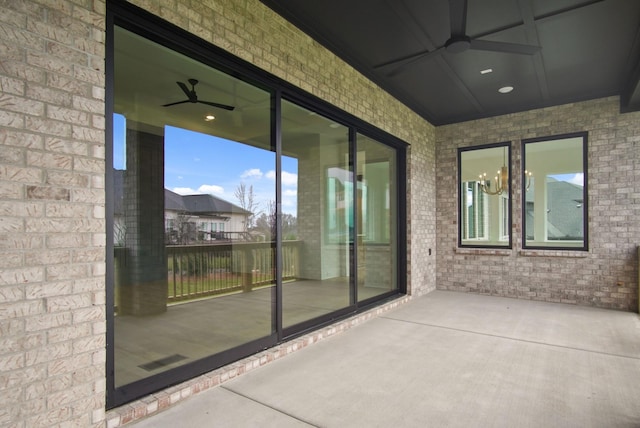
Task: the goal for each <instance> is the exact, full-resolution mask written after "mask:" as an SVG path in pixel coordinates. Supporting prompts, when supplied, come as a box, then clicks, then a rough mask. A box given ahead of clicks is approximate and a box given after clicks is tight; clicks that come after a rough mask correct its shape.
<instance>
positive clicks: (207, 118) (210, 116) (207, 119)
mask: <svg viewBox="0 0 640 428" xmlns="http://www.w3.org/2000/svg"><path fill="white" fill-rule="evenodd" d="M215 118H216V117H215V116H214V115H212V114H208V115H206V116H205V117H204V120H205V122H211V121H212V120H214V119H215Z"/></svg>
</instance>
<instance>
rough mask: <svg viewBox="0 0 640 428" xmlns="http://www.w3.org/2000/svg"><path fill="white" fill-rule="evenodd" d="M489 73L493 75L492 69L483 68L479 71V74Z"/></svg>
mask: <svg viewBox="0 0 640 428" xmlns="http://www.w3.org/2000/svg"><path fill="white" fill-rule="evenodd" d="M489 73H493V69H492V68H485V69H484V70H480V74H489Z"/></svg>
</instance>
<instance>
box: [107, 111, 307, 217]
mask: <svg viewBox="0 0 640 428" xmlns="http://www.w3.org/2000/svg"><path fill="white" fill-rule="evenodd" d="M124 133H125V131H124V119H123V118H122V116H120V117H118V115H116V117H115V118H114V167H115V168H116V169H124ZM282 167H283V172H282V184H283V186H282V196H283V197H282V210H283V212H285V213H289V214H293V215H295V214H296V208H297V207H296V202H297V179H298V177H297V171H298V166H297V160H296V159H294V158H289V157H286V156H283V158H282ZM240 183H244V184H245V185H246V187H247V189H248V188H249V186H253V191H254V195H255V200H256V201H257V203H258V204H259V206H258V208H259V209H261V210H265V209H266V208H267V202H268V201H275V153H274V152H270V151H267V150H262V149H258V148H255V147H253V146H250V145H246V144H241V143H237V142H232V141H229V140H225V139H222V138H218V137H214V136H210V135H206V134H201V133H198V132H192V131H188V130H184V129H180V128H175V127H170V126H167V127H165V187H166V188H167V189H169V190H171V191H173V192H176V193H179V194H182V195H193V194H212V195H214V196H217V197H219V198H222V199H225V200H227V201H229V202H231V203H233V204H236V205H239V203H238V199H237V198H236V197H235V195H234V193H235V190H236V188H237V187H238V185H239V184H240Z"/></svg>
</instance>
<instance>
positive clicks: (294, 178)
mask: <svg viewBox="0 0 640 428" xmlns="http://www.w3.org/2000/svg"><path fill="white" fill-rule="evenodd" d="M282 184H284V185H285V186H297V185H298V174H293V173H290V172H287V171H282Z"/></svg>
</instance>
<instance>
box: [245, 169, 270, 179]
mask: <svg viewBox="0 0 640 428" xmlns="http://www.w3.org/2000/svg"><path fill="white" fill-rule="evenodd" d="M263 175H264V174H263V173H262V171H260V169H259V168H252V169H248V170H246V171H245V172H243V173H242V175H241V176H240V178H262V176H263Z"/></svg>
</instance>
